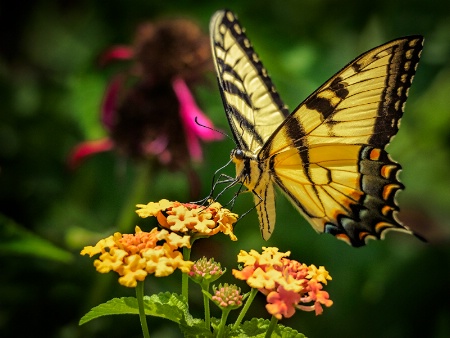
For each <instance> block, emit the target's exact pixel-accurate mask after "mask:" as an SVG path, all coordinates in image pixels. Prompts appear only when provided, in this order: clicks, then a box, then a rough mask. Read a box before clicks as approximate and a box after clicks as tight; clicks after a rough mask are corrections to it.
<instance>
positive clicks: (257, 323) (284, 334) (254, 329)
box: [228, 318, 306, 338]
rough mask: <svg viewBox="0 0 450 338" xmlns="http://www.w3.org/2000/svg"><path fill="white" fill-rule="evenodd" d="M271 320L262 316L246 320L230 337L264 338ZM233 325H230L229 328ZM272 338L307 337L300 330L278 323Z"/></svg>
mask: <svg viewBox="0 0 450 338" xmlns="http://www.w3.org/2000/svg"><path fill="white" fill-rule="evenodd" d="M269 324H270V320H268V319H262V318H253V319H252V320H250V321H247V322H244V323H243V324H242V325H241V326H240V328H239V330H236V331H233V332H231V333H230V334H229V335H228V337H236V338H244V337H255V338H256V337H257V338H263V337H264V336H265V334H266V331H267V329H268V327H269ZM230 327H231V325H229V328H230ZM271 337H272V338H306V337H305V335H304V334H302V333H299V332H298V331H296V330H294V329H292V328H290V327H286V326H284V325H281V324H278V325H277V327H276V328H275V330H274V332H273V333H272V336H271Z"/></svg>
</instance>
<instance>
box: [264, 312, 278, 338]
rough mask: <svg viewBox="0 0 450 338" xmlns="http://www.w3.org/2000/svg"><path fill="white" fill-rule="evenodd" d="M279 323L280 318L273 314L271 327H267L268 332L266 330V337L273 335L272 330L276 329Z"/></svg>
mask: <svg viewBox="0 0 450 338" xmlns="http://www.w3.org/2000/svg"><path fill="white" fill-rule="evenodd" d="M277 323H278V319H277V318H276V317H275V316H272V319H271V320H270V324H269V327H268V328H267V332H266V335H265V336H264V338H270V337H272V332H273V330H274V329H275V327H276V326H277Z"/></svg>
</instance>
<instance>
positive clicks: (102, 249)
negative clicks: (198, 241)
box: [81, 226, 193, 287]
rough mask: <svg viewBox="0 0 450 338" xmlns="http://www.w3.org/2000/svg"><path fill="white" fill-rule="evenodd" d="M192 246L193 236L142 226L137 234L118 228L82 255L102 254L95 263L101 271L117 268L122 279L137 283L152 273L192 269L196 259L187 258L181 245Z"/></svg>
mask: <svg viewBox="0 0 450 338" xmlns="http://www.w3.org/2000/svg"><path fill="white" fill-rule="evenodd" d="M182 247H187V248H190V237H189V236H180V235H177V234H175V233H169V232H168V231H167V230H158V229H157V228H154V229H153V230H152V231H150V232H145V231H142V230H141V229H140V228H139V227H138V226H137V227H136V229H135V233H134V234H121V233H119V232H116V233H115V234H114V235H113V236H109V237H107V238H105V239H102V240H100V241H99V242H98V243H97V244H96V245H95V246H87V247H85V248H84V249H83V250H82V251H81V254H82V255H89V256H90V257H92V256H94V255H96V254H100V256H99V257H98V259H96V260H95V261H94V266H95V268H96V269H97V271H98V272H100V273H107V272H109V271H115V272H117V273H118V274H119V275H120V278H119V283H120V284H122V285H124V286H127V287H136V284H137V282H138V281H143V280H144V279H145V278H146V277H147V275H148V274H155V276H157V277H162V276H168V275H170V274H171V273H173V272H174V271H175V269H180V270H181V271H183V272H189V271H190V269H191V266H192V264H193V262H190V261H184V260H183V255H182V254H181V252H180V251H178V249H180V248H182Z"/></svg>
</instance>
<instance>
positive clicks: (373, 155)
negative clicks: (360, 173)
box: [369, 149, 381, 161]
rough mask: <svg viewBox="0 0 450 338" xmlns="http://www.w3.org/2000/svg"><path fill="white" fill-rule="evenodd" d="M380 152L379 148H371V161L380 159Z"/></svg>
mask: <svg viewBox="0 0 450 338" xmlns="http://www.w3.org/2000/svg"><path fill="white" fill-rule="evenodd" d="M380 154H381V151H380V149H372V151H371V152H370V155H369V158H370V159H371V160H372V161H377V160H379V159H380Z"/></svg>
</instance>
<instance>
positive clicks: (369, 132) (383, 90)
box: [211, 11, 423, 246]
mask: <svg viewBox="0 0 450 338" xmlns="http://www.w3.org/2000/svg"><path fill="white" fill-rule="evenodd" d="M211 41H212V49H213V55H214V60H215V65H216V71H217V74H218V82H219V88H220V90H221V95H222V100H223V103H224V106H225V110H226V114H227V118H228V121H229V123H230V126H231V129H232V131H233V135H234V138H235V140H236V143H237V148H236V149H235V150H233V151H232V153H231V159H232V161H233V162H234V163H235V165H236V181H237V182H241V183H243V184H244V185H245V186H246V187H247V188H248V190H250V191H252V192H253V194H254V201H255V205H256V210H257V213H258V217H259V222H260V228H261V233H262V236H263V238H264V239H268V238H269V237H270V236H271V234H272V233H273V229H274V226H275V193H274V186H277V187H278V188H279V189H280V190H281V191H282V192H283V193H284V194H285V195H286V196H287V197H288V199H289V200H290V201H291V202H292V204H293V205H294V206H295V207H296V208H297V209H298V210H299V211H300V213H301V214H302V215H303V216H304V217H305V218H306V219H307V220H308V221H309V223H310V224H311V225H312V226H313V228H314V229H315V230H316V231H318V232H325V233H331V234H333V235H334V236H336V237H337V238H339V239H342V240H344V241H346V242H348V243H349V244H351V245H353V246H361V245H364V244H365V243H366V241H367V240H368V239H369V238H373V239H381V238H383V237H384V235H385V232H386V231H387V230H401V231H405V232H410V230H409V229H408V228H407V227H405V226H403V225H402V224H401V223H400V222H399V221H398V220H397V218H396V213H397V212H398V210H399V208H398V206H397V204H396V202H395V195H396V192H397V191H399V190H401V189H403V188H404V186H403V184H402V183H400V181H399V180H398V177H397V176H398V172H399V171H400V169H401V167H400V165H399V164H398V163H396V162H394V161H393V160H391V159H390V157H389V155H388V153H387V152H386V151H385V147H386V145H387V144H388V143H389V141H390V140H391V138H392V137H393V136H394V135H395V134H396V133H397V131H398V128H399V123H400V119H401V117H402V114H403V108H404V104H405V102H406V98H407V94H408V89H409V87H410V85H411V81H412V78H413V76H414V74H415V69H416V67H417V64H418V61H419V56H420V52H421V49H422V41H423V38H422V37H420V36H410V37H404V38H401V39H397V40H393V41H391V42H388V43H386V44H384V45H381V46H379V47H376V48H374V49H372V50H370V51H368V52H366V53H364V54H362V55H361V56H359V57H358V58H356V59H355V60H353V61H352V62H350V63H349V64H348V65H347V66H345V67H344V68H343V69H342V70H341V71H339V72H338V73H337V74H336V75H334V76H333V77H332V78H331V79H330V80H328V81H327V82H325V83H324V84H323V85H322V86H321V87H320V88H319V89H317V90H316V91H315V92H314V93H312V94H311V95H310V96H309V97H308V98H307V99H306V100H305V101H303V102H302V103H301V104H300V105H299V106H298V107H297V108H296V109H294V111H293V112H292V113H291V114H289V115H287V114H286V111H287V110H286V107H285V105H284V104H283V102H282V101H281V99H280V97H279V95H278V93H277V91H276V90H275V87H274V85H273V83H272V82H271V80H270V78H269V77H268V75H267V71H266V70H265V68H264V67H263V65H262V64H261V62H260V60H259V58H258V57H257V55H256V53H255V52H254V50H253V47H252V46H251V44H250V42H249V40H248V38H247V37H246V35H245V33H244V29H243V28H242V27H241V26H240V24H239V22H238V21H237V19H236V17H235V16H234V14H233V13H232V12H230V11H219V12H217V13H216V14H215V15H214V17H213V18H212V20H211Z"/></svg>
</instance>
